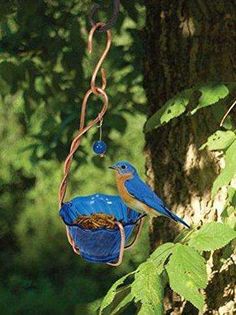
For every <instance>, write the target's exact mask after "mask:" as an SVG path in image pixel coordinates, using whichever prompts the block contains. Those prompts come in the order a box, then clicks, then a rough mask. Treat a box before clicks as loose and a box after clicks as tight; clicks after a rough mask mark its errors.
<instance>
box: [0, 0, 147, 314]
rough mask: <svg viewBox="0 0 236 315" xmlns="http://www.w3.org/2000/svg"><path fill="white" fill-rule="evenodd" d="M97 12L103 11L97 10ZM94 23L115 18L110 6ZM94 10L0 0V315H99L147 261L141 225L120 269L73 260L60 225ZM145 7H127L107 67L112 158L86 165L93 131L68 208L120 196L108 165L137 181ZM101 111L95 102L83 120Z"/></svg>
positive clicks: (80, 156)
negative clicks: (96, 197)
mask: <svg viewBox="0 0 236 315" xmlns="http://www.w3.org/2000/svg"><path fill="white" fill-rule="evenodd" d="M98 2H99V1H98ZM100 3H104V4H105V6H106V7H107V10H106V13H104V14H102V13H101V15H99V18H100V19H101V20H103V19H105V17H106V15H109V14H110V13H111V12H110V11H111V10H110V8H109V6H108V5H109V4H110V3H111V1H100ZM90 6H91V1H79V0H76V1H60V0H58V1H56V0H55V1H54V0H50V1H49V0H48V1H46V0H45V1H42V0H38V1H32V0H24V1H7V2H6V1H0V7H1V12H0V114H1V115H0V137H1V150H0V163H1V168H0V194H1V202H0V248H1V250H0V271H1V272H0V277H1V281H0V307H1V310H0V313H1V314H3V315H8V314H22V315H31V314H34V315H37V314H40V315H46V314H52V315H53V314H58V315H59V314H63V315H64V314H75V315H77V314H81V315H86V314H95V313H96V309H97V307H98V306H99V303H100V301H101V299H102V297H103V296H104V295H105V293H106V292H107V290H108V288H109V287H110V286H111V285H112V283H113V282H114V281H115V280H116V279H117V278H119V277H120V276H121V275H123V274H124V273H127V272H129V271H131V270H133V269H134V268H135V267H136V266H137V265H138V264H139V263H140V262H142V261H143V260H145V258H146V257H147V255H148V252H149V247H148V246H149V245H148V230H147V227H145V229H144V232H143V234H142V237H141V239H140V240H139V242H138V245H137V246H136V247H135V248H134V249H133V250H132V251H131V252H129V253H126V254H125V259H124V263H123V264H122V266H121V267H119V268H112V267H109V266H106V265H93V264H89V263H86V262H84V261H82V259H81V258H79V257H77V256H76V255H74V254H73V252H72V249H71V247H70V246H69V244H68V243H67V240H66V235H65V227H64V225H63V224H62V222H61V220H60V218H59V216H58V206H57V191H58V186H59V183H60V180H61V178H62V167H63V161H64V159H65V157H66V155H67V153H68V150H69V146H70V142H71V140H72V138H73V136H74V135H75V133H76V130H77V128H78V124H79V115H80V108H81V101H82V98H83V95H84V93H85V92H86V91H87V89H88V87H89V82H90V76H91V72H92V70H93V67H94V66H95V64H96V62H97V60H98V58H99V56H100V55H99V52H101V51H102V50H103V48H104V44H105V40H104V39H105V35H104V34H100V33H99V34H96V35H95V41H96V43H95V47H94V48H95V49H94V53H93V54H92V55H91V56H89V55H88V53H87V49H86V42H87V36H88V30H89V28H90V25H89V23H88V17H87V15H88V12H89V8H90ZM144 23H145V11H144V7H143V3H142V1H135V4H134V3H133V2H132V1H124V3H123V5H122V10H121V14H120V16H119V21H118V22H117V24H116V27H115V28H114V31H113V45H112V49H111V52H110V54H109V56H108V58H107V60H106V62H105V65H104V67H105V69H106V71H107V75H108V88H107V92H108V95H109V98H110V107H109V111H108V114H107V115H106V117H105V121H104V128H103V129H104V130H103V134H104V140H105V141H106V142H107V144H108V153H107V155H106V157H105V158H104V159H100V158H98V157H96V156H94V154H93V152H92V149H91V146H92V143H93V141H94V140H95V139H98V137H99V132H98V129H97V128H94V129H93V130H92V131H91V132H90V133H89V134H88V135H86V136H85V137H84V138H83V142H82V146H81V147H80V150H79V152H78V153H77V154H76V158H75V161H74V163H73V167H72V175H71V177H70V185H69V192H68V196H67V199H69V198H72V197H74V196H77V195H87V194H90V193H95V192H103V193H116V188H115V183H114V177H113V176H114V174H112V173H111V172H110V171H109V170H108V169H107V167H108V166H109V165H111V163H113V162H115V161H117V160H120V159H127V160H129V161H130V162H132V163H133V164H135V165H136V166H137V168H138V169H139V171H140V173H141V174H142V175H143V174H144V155H143V146H144V137H143V132H142V129H143V124H144V121H145V111H146V108H145V95H144V91H143V88H142V80H143V77H142V58H143V57H142V54H143V52H142V38H141V37H142V28H143V27H144ZM100 107H101V101H100V100H98V99H96V98H94V99H93V98H91V99H90V102H89V109H88V120H89V119H91V118H92V117H94V116H95V115H96V114H97V112H98V111H99V108H100Z"/></svg>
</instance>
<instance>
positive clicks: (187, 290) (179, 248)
mask: <svg viewBox="0 0 236 315" xmlns="http://www.w3.org/2000/svg"><path fill="white" fill-rule="evenodd" d="M166 270H167V273H168V276H169V281H170V286H171V288H172V290H174V291H175V292H177V293H178V294H180V295H182V296H183V297H184V298H185V299H186V300H188V301H189V302H191V303H192V304H193V305H194V306H196V307H197V308H198V309H199V310H202V309H203V306H204V297H203V295H202V294H201V293H200V292H199V289H204V288H205V287H206V285H207V272H206V266H205V260H204V258H203V257H201V255H200V254H199V253H198V252H197V251H195V249H193V248H191V247H189V246H186V245H181V244H177V245H175V248H174V250H173V254H172V255H171V257H170V261H169V262H168V264H167V266H166Z"/></svg>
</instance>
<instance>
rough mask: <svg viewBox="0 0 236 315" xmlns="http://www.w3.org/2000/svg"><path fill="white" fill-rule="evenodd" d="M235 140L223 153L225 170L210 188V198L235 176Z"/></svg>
mask: <svg viewBox="0 0 236 315" xmlns="http://www.w3.org/2000/svg"><path fill="white" fill-rule="evenodd" d="M235 152H236V140H235V141H234V142H233V143H232V144H231V146H230V147H229V148H228V149H227V150H226V152H225V168H224V169H223V170H221V172H220V174H219V176H217V178H216V180H215V181H214V183H213V187H212V192H211V194H212V197H214V196H215V195H216V193H217V192H218V190H219V189H220V188H221V187H222V186H225V185H228V184H229V183H230V181H231V180H232V179H233V178H234V177H235V176H236V159H235Z"/></svg>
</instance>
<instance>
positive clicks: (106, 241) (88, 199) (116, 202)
mask: <svg viewBox="0 0 236 315" xmlns="http://www.w3.org/2000/svg"><path fill="white" fill-rule="evenodd" d="M95 213H103V214H107V215H112V216H114V217H115V218H116V220H117V221H119V222H121V223H122V225H123V229H124V234H125V243H127V241H128V239H129V238H130V236H131V234H132V232H133V230H134V228H135V226H136V223H137V222H138V221H139V220H140V219H141V218H142V217H143V216H142V215H141V214H139V213H138V212H136V211H135V210H132V209H128V207H127V206H126V205H125V204H124V203H123V201H122V199H121V198H120V197H119V196H111V195H104V194H94V195H89V196H84V197H77V198H74V199H73V200H71V201H70V202H67V203H64V204H63V206H62V207H61V209H60V216H61V218H62V220H63V221H64V223H65V224H66V226H67V229H68V232H69V234H70V237H71V238H72V240H73V242H74V245H75V247H76V249H78V251H79V253H80V255H81V257H82V258H84V259H85V260H86V261H88V262H92V263H115V262H117V261H118V259H119V257H120V248H121V232H120V229H119V228H118V226H116V227H115V228H114V229H109V228H98V229H86V228H84V227H82V226H81V225H79V224H74V222H75V220H76V219H78V217H79V216H89V215H92V214H95Z"/></svg>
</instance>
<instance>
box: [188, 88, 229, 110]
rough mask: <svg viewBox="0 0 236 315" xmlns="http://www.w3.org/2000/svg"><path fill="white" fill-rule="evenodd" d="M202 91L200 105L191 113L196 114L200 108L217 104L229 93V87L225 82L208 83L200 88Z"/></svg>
mask: <svg viewBox="0 0 236 315" xmlns="http://www.w3.org/2000/svg"><path fill="white" fill-rule="evenodd" d="M198 90H199V91H200V92H201V93H202V95H201V97H200V99H199V101H198V105H197V107H196V108H195V109H193V110H192V111H191V114H192V115H193V114H195V113H196V112H197V111H198V110H199V109H200V108H203V107H206V106H210V105H213V104H216V103H217V102H219V101H220V100H221V99H223V98H225V97H226V96H227V95H228V94H229V89H228V88H227V86H226V85H225V84H223V83H210V84H208V85H202V86H201V87H199V88H198Z"/></svg>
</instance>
